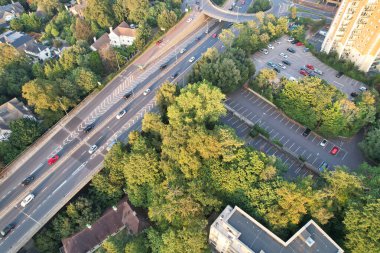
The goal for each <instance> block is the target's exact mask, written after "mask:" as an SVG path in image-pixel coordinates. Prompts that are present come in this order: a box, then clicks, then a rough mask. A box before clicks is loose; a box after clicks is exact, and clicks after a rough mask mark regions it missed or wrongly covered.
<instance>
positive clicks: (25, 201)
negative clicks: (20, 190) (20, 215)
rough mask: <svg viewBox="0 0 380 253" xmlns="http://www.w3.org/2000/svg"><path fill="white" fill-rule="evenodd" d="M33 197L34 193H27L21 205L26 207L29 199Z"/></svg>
mask: <svg viewBox="0 0 380 253" xmlns="http://www.w3.org/2000/svg"><path fill="white" fill-rule="evenodd" d="M33 199H34V194H32V193H31V194H29V195H28V196H26V197H25V198H24V199H23V200H22V201H21V206H22V207H26V205H27V204H29V203H30V201H32V200H33Z"/></svg>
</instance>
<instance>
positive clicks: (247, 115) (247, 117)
mask: <svg viewBox="0 0 380 253" xmlns="http://www.w3.org/2000/svg"><path fill="white" fill-rule="evenodd" d="M252 113H253V112H250V113H248V115H247V116H245V117H246V118H248V117H249V115H251V114H252Z"/></svg>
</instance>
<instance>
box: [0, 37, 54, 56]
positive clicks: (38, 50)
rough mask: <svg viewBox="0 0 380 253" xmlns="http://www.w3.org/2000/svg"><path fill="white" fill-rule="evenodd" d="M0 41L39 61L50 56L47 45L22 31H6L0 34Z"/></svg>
mask: <svg viewBox="0 0 380 253" xmlns="http://www.w3.org/2000/svg"><path fill="white" fill-rule="evenodd" d="M0 43H7V44H8V45H12V46H13V47H14V48H16V49H17V50H19V51H22V52H25V53H26V54H27V55H29V56H31V57H33V58H35V59H38V60H41V61H45V60H46V59H49V58H51V50H50V48H49V47H47V46H45V45H42V44H40V43H37V42H36V41H35V40H34V38H33V37H32V36H30V35H28V34H25V33H22V32H17V31H6V32H4V33H3V34H0Z"/></svg>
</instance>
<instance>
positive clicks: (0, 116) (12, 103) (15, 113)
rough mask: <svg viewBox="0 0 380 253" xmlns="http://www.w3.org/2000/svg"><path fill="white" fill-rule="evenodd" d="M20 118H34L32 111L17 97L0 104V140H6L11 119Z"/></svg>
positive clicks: (9, 132)
mask: <svg viewBox="0 0 380 253" xmlns="http://www.w3.org/2000/svg"><path fill="white" fill-rule="evenodd" d="M21 118H29V119H33V120H36V118H35V117H34V115H33V113H32V112H31V111H30V110H29V109H28V107H26V106H25V105H24V104H23V103H22V102H20V101H19V100H18V99H17V98H13V99H12V100H9V101H8V102H6V103H4V104H2V105H0V141H5V140H8V138H9V136H10V134H11V132H12V131H11V130H10V129H9V124H10V122H11V121H13V120H16V119H21Z"/></svg>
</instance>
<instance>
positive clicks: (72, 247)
mask: <svg viewBox="0 0 380 253" xmlns="http://www.w3.org/2000/svg"><path fill="white" fill-rule="evenodd" d="M147 227H149V223H148V219H147V216H146V214H145V213H144V211H142V210H140V209H137V208H134V207H132V205H131V204H130V203H129V202H128V198H127V197H125V198H124V199H123V200H122V201H120V202H119V204H118V205H117V206H115V207H112V208H110V209H108V210H107V211H106V212H105V213H104V214H103V216H102V217H100V218H99V219H98V220H97V221H96V222H95V223H94V224H92V225H91V226H88V227H87V228H86V229H84V230H82V231H80V232H78V233H76V234H75V235H73V236H71V237H69V238H65V239H63V240H62V244H63V247H62V248H61V250H60V251H61V252H63V253H86V252H93V251H95V250H96V249H97V248H99V247H100V246H101V244H102V243H103V241H105V240H106V239H107V238H108V237H109V236H111V235H114V234H116V233H118V232H119V231H121V230H122V229H127V231H128V232H129V233H130V234H133V235H136V234H138V233H140V232H141V231H143V230H144V229H146V228H147Z"/></svg>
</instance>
